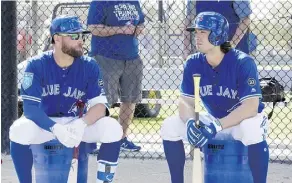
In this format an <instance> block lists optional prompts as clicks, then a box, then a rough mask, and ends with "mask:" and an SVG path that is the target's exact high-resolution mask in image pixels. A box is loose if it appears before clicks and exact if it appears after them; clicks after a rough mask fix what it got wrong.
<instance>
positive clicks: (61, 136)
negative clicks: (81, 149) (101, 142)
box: [51, 123, 80, 148]
mask: <svg viewBox="0 0 292 183" xmlns="http://www.w3.org/2000/svg"><path fill="white" fill-rule="evenodd" d="M51 131H52V132H53V134H54V135H55V136H56V137H57V139H58V140H59V141H60V142H61V143H62V144H63V145H64V146H66V147H68V148H73V147H74V146H76V145H77V146H78V145H79V144H80V141H79V138H78V136H77V135H76V134H75V132H74V130H73V129H71V128H70V127H69V126H67V125H61V124H58V123H56V124H55V125H54V126H53V127H51Z"/></svg>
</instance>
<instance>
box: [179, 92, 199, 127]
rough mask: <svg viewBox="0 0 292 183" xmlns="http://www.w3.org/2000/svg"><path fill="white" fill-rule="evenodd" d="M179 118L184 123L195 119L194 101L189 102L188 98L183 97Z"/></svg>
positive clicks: (191, 99) (180, 102) (180, 100)
mask: <svg viewBox="0 0 292 183" xmlns="http://www.w3.org/2000/svg"><path fill="white" fill-rule="evenodd" d="M178 111H179V117H180V119H181V120H182V121H184V122H187V121H188V120H189V119H190V118H194V116H195V110H194V99H193V98H190V99H189V100H188V99H186V97H181V98H180V99H179V103H178Z"/></svg>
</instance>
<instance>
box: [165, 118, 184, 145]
mask: <svg viewBox="0 0 292 183" xmlns="http://www.w3.org/2000/svg"><path fill="white" fill-rule="evenodd" d="M184 130H185V125H184V123H183V121H182V120H181V119H180V117H179V116H171V117H168V118H166V119H165V120H164V121H163V124H162V126H161V130H160V135H161V138H162V139H163V140H169V141H177V140H182V139H183V138H182V137H183V135H184V134H183V132H184Z"/></svg>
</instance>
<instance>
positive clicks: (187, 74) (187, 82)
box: [180, 59, 194, 97]
mask: <svg viewBox="0 0 292 183" xmlns="http://www.w3.org/2000/svg"><path fill="white" fill-rule="evenodd" d="M192 65H193V64H191V60H190V59H188V61H187V62H186V64H185V65H184V70H183V78H182V82H181V85H180V92H181V94H182V95H184V96H187V97H194V82H193V72H192V69H194V67H192Z"/></svg>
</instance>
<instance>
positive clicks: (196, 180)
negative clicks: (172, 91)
mask: <svg viewBox="0 0 292 183" xmlns="http://www.w3.org/2000/svg"><path fill="white" fill-rule="evenodd" d="M193 80H194V95H195V98H194V99H195V122H196V125H199V112H200V110H201V105H200V80H201V75H200V74H194V75H193ZM192 183H203V169H202V160H201V152H200V149H199V148H194V155H193V169H192Z"/></svg>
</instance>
